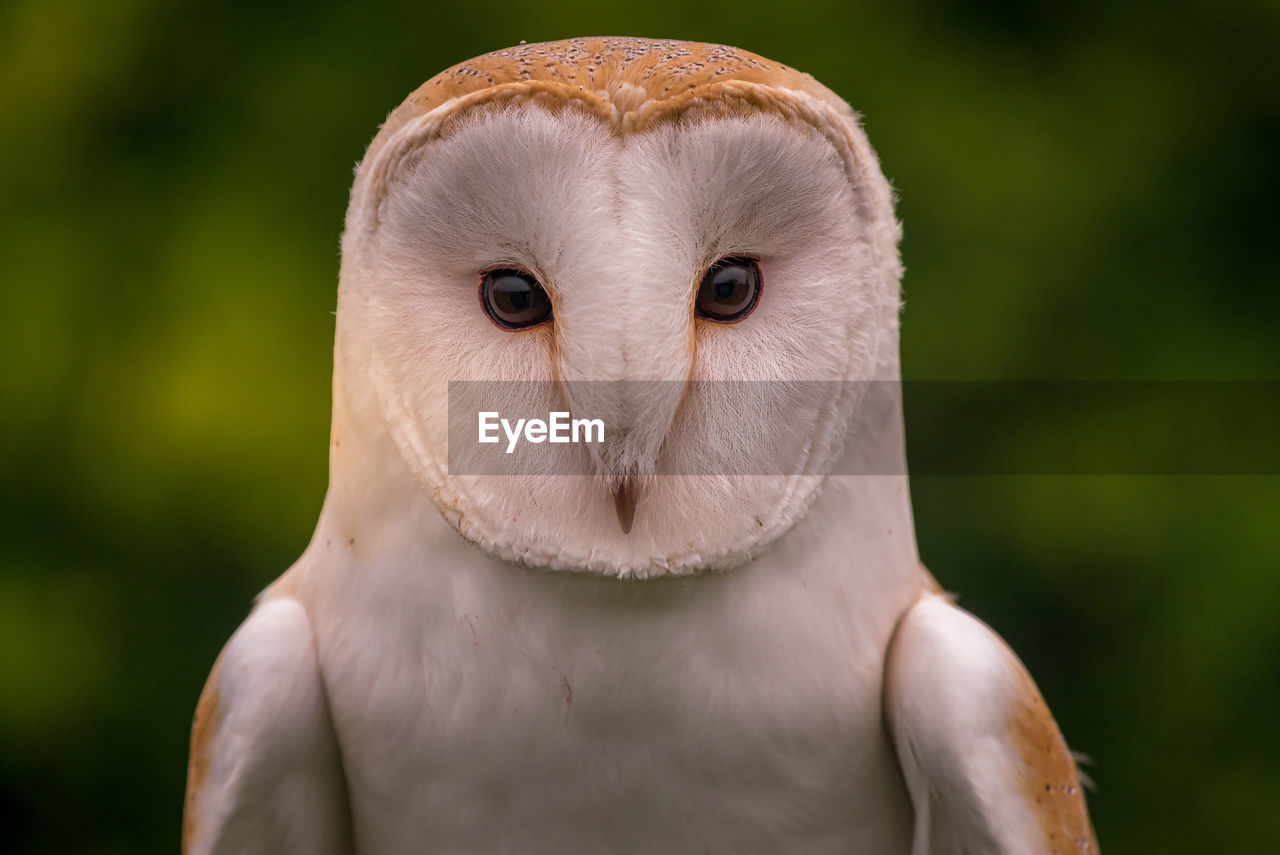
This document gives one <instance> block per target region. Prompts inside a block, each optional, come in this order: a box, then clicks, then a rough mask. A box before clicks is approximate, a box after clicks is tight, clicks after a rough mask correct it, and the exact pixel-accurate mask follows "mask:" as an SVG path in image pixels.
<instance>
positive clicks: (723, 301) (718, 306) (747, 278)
mask: <svg viewBox="0 0 1280 855" xmlns="http://www.w3.org/2000/svg"><path fill="white" fill-rule="evenodd" d="M759 299H760V263H759V262H758V261H756V260H755V259H754V258H747V257H739V256H731V257H729V258H722V259H720V260H719V261H717V262H716V263H715V264H713V265H711V268H710V269H709V270H708V271H707V272H706V273H704V274H703V275H702V281H701V282H700V283H698V297H697V299H696V300H695V301H694V307H695V311H696V313H697V315H698V317H700V318H706V319H707V320H711V321H719V322H720V323H722V324H731V323H734V322H735V321H740V320H742V319H743V318H745V317H746V316H747V315H749V314H751V310H752V309H754V308H755V307H756V302H757V301H758V300H759Z"/></svg>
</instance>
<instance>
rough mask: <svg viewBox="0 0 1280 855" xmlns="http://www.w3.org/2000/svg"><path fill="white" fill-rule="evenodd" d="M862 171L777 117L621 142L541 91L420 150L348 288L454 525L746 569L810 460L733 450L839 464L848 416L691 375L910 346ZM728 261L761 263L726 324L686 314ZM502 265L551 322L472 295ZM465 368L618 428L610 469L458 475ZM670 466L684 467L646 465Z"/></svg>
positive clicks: (779, 525) (586, 565)
mask: <svg viewBox="0 0 1280 855" xmlns="http://www.w3.org/2000/svg"><path fill="white" fill-rule="evenodd" d="M797 97H799V96H797ZM858 133H859V134H860V131H858ZM848 163H849V160H848V152H844V151H841V150H839V149H838V148H837V146H836V145H833V142H832V138H831V135H830V134H825V133H822V132H820V131H819V130H817V129H815V128H814V127H811V126H809V125H807V124H805V123H803V122H798V121H794V120H789V119H787V118H784V117H781V116H778V115H775V114H771V113H767V112H763V111H762V112H759V113H756V114H736V115H731V116H705V117H695V116H687V117H686V118H685V119H683V120H681V121H673V122H669V123H662V124H658V125H655V126H654V127H652V128H650V129H647V130H645V131H643V132H638V133H632V134H620V133H618V132H617V130H616V129H614V128H612V127H610V126H609V125H608V124H607V123H605V122H602V121H601V120H600V119H599V118H598V117H597V116H594V115H591V114H590V113H589V112H586V111H581V110H576V109H570V108H561V109H555V110H552V109H547V108H543V107H539V106H535V105H529V104H519V105H510V104H505V105H489V106H485V107H481V108H477V109H475V110H474V111H472V112H470V113H469V114H467V115H464V116H461V117H459V118H456V119H455V120H454V121H453V122H452V123H451V124H450V126H449V128H448V132H447V133H445V134H443V135H441V136H440V137H438V138H434V139H430V140H427V141H425V142H423V143H422V144H421V145H420V146H418V147H416V148H414V149H413V150H412V151H410V152H409V153H407V154H406V155H405V156H404V157H403V159H402V160H401V161H400V162H399V164H398V165H397V167H396V168H395V170H394V173H393V179H392V180H391V181H390V182H389V183H388V185H387V186H386V187H385V188H384V189H383V191H382V193H383V196H382V198H381V200H380V203H379V204H378V205H377V207H376V223H373V224H358V225H359V226H360V227H362V228H363V229H364V231H363V240H364V246H363V247H362V250H361V252H360V253H358V254H356V253H351V252H348V253H347V258H346V260H345V261H344V274H343V279H344V286H343V287H344V289H345V290H347V291H349V292H358V293H360V294H362V295H363V299H360V300H348V301H347V303H346V305H350V306H353V307H354V309H353V311H352V312H351V313H350V314H351V315H354V316H355V317H350V318H348V319H347V322H348V326H347V327H346V330H347V331H348V332H349V333H350V335H352V336H356V337H359V338H360V339H362V340H365V347H367V350H366V351H365V352H366V353H368V355H369V360H370V361H369V373H370V375H371V376H370V381H371V382H372V383H373V385H374V386H375V388H376V391H377V397H378V400H379V401H380V406H381V408H382V410H383V413H384V416H385V421H386V425H387V428H388V430H389V432H390V435H391V437H393V438H394V440H395V444H396V447H397V448H398V450H399V453H400V454H401V455H403V457H404V459H405V460H406V461H407V462H408V463H409V465H410V466H411V468H412V469H413V470H414V472H415V474H416V476H417V477H418V479H419V480H420V481H421V482H422V483H423V484H424V486H426V487H427V488H428V489H429V490H430V491H432V494H433V496H435V498H436V500H437V503H438V504H439V505H440V506H441V509H442V511H443V512H444V513H445V514H446V516H447V517H449V518H450V519H451V520H453V521H454V522H455V525H457V526H458V528H459V530H460V531H461V532H462V533H463V535H464V536H466V537H467V538H468V539H470V540H473V541H474V542H475V543H477V545H479V546H481V547H482V548H484V549H486V550H487V551H490V552H491V553H493V554H495V555H497V556H499V557H502V558H507V559H510V560H517V561H523V562H526V563H530V564H537V565H540V566H552V567H560V568H564V569H579V570H590V571H594V572H602V573H609V574H616V575H642V576H644V575H653V574H658V573H672V572H691V571H694V570H698V569H706V568H717V567H726V566H731V565H732V564H735V563H740V562H741V561H743V560H746V559H748V558H749V557H751V556H752V555H754V554H757V553H758V552H759V550H761V549H763V548H764V547H765V546H767V545H768V543H769V542H771V541H772V540H773V539H775V538H776V537H777V536H779V535H780V534H781V533H782V532H784V531H785V530H786V529H787V528H789V527H790V525H791V524H793V523H794V522H795V520H796V519H798V518H799V516H800V515H801V514H802V513H803V510H804V508H805V507H806V506H807V505H808V503H809V502H810V501H811V500H812V498H813V496H814V494H815V492H816V490H817V488H818V486H819V485H820V483H821V477H820V475H800V474H794V475H777V476H768V477H764V476H744V475H740V474H733V469H732V466H731V464H732V462H733V461H732V459H730V458H731V457H732V455H734V454H735V453H736V451H735V450H736V449H740V448H741V447H743V445H744V444H756V445H761V446H763V447H766V448H768V447H769V444H770V443H775V444H777V445H778V446H779V448H782V447H783V446H784V445H788V444H790V445H794V444H795V443H796V436H797V430H799V431H800V434H801V439H802V440H803V442H802V444H803V445H805V446H806V451H805V453H806V454H810V453H816V454H822V453H828V452H829V451H830V447H831V446H833V445H834V444H836V443H838V441H839V439H840V438H841V436H842V434H843V427H844V424H845V422H844V420H843V419H841V418H834V419H821V420H818V421H816V422H814V423H812V424H809V425H808V426H807V427H806V426H805V425H800V426H797V425H796V424H795V423H794V418H792V419H790V420H788V418H787V415H788V414H786V413H769V412H761V411H760V410H759V409H753V408H752V401H751V400H750V396H749V395H744V396H739V398H738V399H737V400H736V401H735V398H734V396H732V395H709V394H703V395H697V394H693V395H691V394H689V393H688V392H687V390H685V389H683V388H682V387H681V385H680V384H681V383H683V381H688V380H699V381H701V380H706V381H775V380H799V381H809V380H827V381H839V380H845V379H867V378H870V377H872V376H873V375H874V374H876V373H877V369H876V365H875V356H876V353H877V350H878V349H879V348H878V345H884V346H885V347H886V348H888V349H890V350H892V351H893V352H895V353H896V335H894V331H893V330H892V329H890V330H886V328H885V327H886V323H885V319H886V317H890V318H891V317H892V316H893V315H894V313H896V306H897V278H896V254H894V255H893V257H892V265H891V269H888V270H887V269H886V265H885V262H884V258H883V255H884V253H883V246H881V244H882V243H883V235H882V234H881V233H880V232H882V231H883V229H882V228H880V229H879V230H878V225H879V224H876V223H873V222H871V221H870V220H868V219H867V218H866V215H865V212H866V211H867V209H868V205H867V203H866V200H865V199H863V198H862V196H863V195H864V194H865V188H860V187H858V186H856V184H855V183H854V182H851V181H850V176H849V167H848ZM875 174H876V175H877V176H878V171H877V172H876V173H875ZM880 180H881V181H882V180H883V179H880ZM354 204H355V203H354V202H353V206H354ZM890 221H891V216H890ZM351 228H352V224H351V223H349V224H348V229H349V230H350V229H351ZM348 249H349V247H348ZM726 256H745V257H750V258H754V259H758V260H759V264H760V268H761V270H762V273H763V282H764V284H763V288H762V296H761V299H760V301H759V304H758V306H757V308H756V310H755V311H754V312H753V313H752V314H751V315H750V316H749V317H747V318H746V319H745V320H743V321H742V322H741V323H738V324H734V325H722V324H716V323H712V322H707V321H703V320H700V319H697V318H695V315H694V312H693V300H694V296H695V293H696V289H697V286H698V282H699V280H700V278H701V276H702V275H703V273H704V271H705V270H706V269H707V268H708V266H709V265H711V264H712V263H714V262H715V261H716V260H717V259H720V258H724V257H726ZM355 258H359V259H360V263H359V264H356V263H352V262H353V260H354V259H355ZM497 267H513V268H518V269H522V270H527V271H529V272H530V273H532V274H533V275H534V276H536V277H537V279H538V280H539V282H541V283H542V284H543V286H544V287H545V288H546V290H547V291H548V293H549V294H550V297H551V301H552V305H553V308H554V320H553V322H552V323H551V324H549V325H547V326H543V327H538V328H535V329H531V330H527V331H519V332H515V333H513V332H511V331H509V330H504V329H500V328H498V327H497V326H495V325H494V324H493V323H492V322H490V320H489V319H488V317H487V316H486V315H485V314H484V312H483V311H481V307H480V303H479V301H478V297H477V287H478V283H479V277H480V275H481V273H482V272H483V271H485V270H488V269H493V268H497ZM890 304H891V305H890ZM340 349H341V342H340ZM893 365H894V367H895V369H896V358H895V360H894V363H893ZM450 380H455V381H457V380H504V381H530V385H529V388H528V390H527V395H528V397H529V400H527V402H526V403H527V404H528V405H529V407H530V410H531V411H533V412H540V413H547V412H552V411H556V410H562V409H565V408H566V406H567V407H568V409H569V410H571V411H572V412H573V413H574V415H575V416H588V417H593V418H602V419H603V420H604V421H605V423H606V424H607V425H609V426H610V436H609V439H608V440H607V441H606V442H605V443H604V444H603V445H602V446H600V447H598V448H594V447H593V448H583V449H581V450H580V453H581V454H582V455H586V456H589V457H591V458H592V460H593V464H592V465H593V467H594V468H593V471H595V472H596V473H597V475H598V476H600V477H599V478H598V479H596V480H595V481H592V480H590V479H583V478H581V477H570V476H564V477H560V476H545V475H544V476H529V477H510V478H498V477H493V476H470V475H460V474H457V473H456V472H450V467H449V465H448V460H447V459H446V455H447V451H446V448H447V443H448V415H447V400H448V382H449V381H450ZM598 381H610V382H598ZM622 381H627V382H622ZM638 381H677V382H659V383H655V384H653V385H650V386H647V387H646V386H645V385H644V383H643V382H638ZM831 404H832V406H835V403H834V402H831ZM806 431H807V433H806ZM806 437H807V439H806ZM780 453H781V452H780ZM662 464H665V465H662ZM722 464H724V466H722ZM662 469H665V470H666V471H674V472H679V473H682V474H681V475H680V476H669V477H665V476H664V477H661V478H653V479H647V480H646V476H647V475H648V473H652V472H654V471H657V470H662ZM802 469H803V470H804V471H813V470H812V469H805V468H804V467H803V466H799V467H798V468H797V473H798V472H799V471H801V470H802ZM689 473H703V474H701V475H698V476H693V475H691V474H689ZM624 477H635V478H638V479H640V482H641V484H640V495H641V499H640V502H641V504H640V510H639V512H638V514H637V518H636V529H635V531H634V532H632V533H631V534H630V535H625V534H623V533H622V532H620V531H619V530H618V528H617V523H616V522H615V521H614V519H613V517H614V512H613V508H612V506H611V503H610V501H609V490H610V488H616V487H617V485H618V483H619V482H620V479H622V478H624Z"/></svg>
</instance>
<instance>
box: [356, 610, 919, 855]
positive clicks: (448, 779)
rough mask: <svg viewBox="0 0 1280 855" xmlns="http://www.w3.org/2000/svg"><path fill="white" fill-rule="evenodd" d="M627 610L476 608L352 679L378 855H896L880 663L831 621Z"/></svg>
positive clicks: (900, 812) (359, 779) (827, 616)
mask: <svg viewBox="0 0 1280 855" xmlns="http://www.w3.org/2000/svg"><path fill="white" fill-rule="evenodd" d="M579 605H580V606H581V608H577V607H576V606H579ZM632 605H634V606H635V607H634V608H628V607H626V604H621V605H618V604H607V605H606V606H605V607H603V608H602V607H601V605H600V604H599V603H598V602H594V603H586V604H574V603H567V604H566V603H564V602H558V603H556V604H555V605H554V606H551V605H548V604H539V603H538V602H536V601H533V602H531V601H530V600H529V599H528V598H521V599H520V600H519V602H518V603H511V602H507V601H504V600H502V599H501V598H499V599H495V600H493V601H490V602H484V601H483V599H481V600H478V601H472V602H471V603H470V604H467V607H464V608H460V609H458V608H455V609H453V610H452V611H451V612H445V613H444V618H443V619H441V618H440V617H439V616H438V617H437V618H436V619H435V620H433V621H430V622H429V623H427V624H424V625H421V626H420V627H419V629H418V632H417V633H416V635H415V634H413V633H408V634H406V637H405V639H403V640H402V642H401V643H391V644H388V645H387V646H386V647H385V648H384V650H383V655H382V656H380V657H379V658H378V661H377V662H375V663H369V662H366V663H364V666H363V669H362V671H363V673H361V674H356V673H354V672H353V673H352V674H351V676H350V678H349V679H342V680H340V681H338V682H340V683H341V684H343V685H350V686H352V687H356V686H358V687H359V688H358V689H356V690H355V691H353V692H351V693H350V694H348V695H344V696H342V697H335V698H332V699H331V702H332V703H333V704H334V707H335V723H336V724H337V726H338V730H339V739H340V741H341V742H343V743H344V745H351V744H358V745H360V746H361V749H360V750H359V751H358V752H353V751H351V750H345V751H344V757H345V762H346V765H347V767H348V768H347V773H348V778H349V781H348V783H349V787H350V790H351V793H350V796H351V801H352V806H353V814H354V815H355V818H356V825H357V832H358V834H360V835H361V836H365V835H368V836H369V838H370V839H369V840H368V841H367V842H368V844H369V847H368V848H369V849H370V851H373V852H399V851H416V849H415V848H414V847H415V846H418V845H420V843H421V841H423V840H430V841H434V842H435V843H436V844H437V845H439V846H441V847H442V848H444V849H447V850H452V851H477V852H479V851H495V850H497V851H506V850H508V849H510V850H512V851H566V850H568V851H592V852H611V851H618V852H635V851H664V852H678V851H683V850H684V849H685V848H686V847H690V846H694V845H695V844H697V846H696V848H695V849H694V850H693V851H699V852H701V851H704V848H703V847H704V846H712V851H715V846H717V845H722V846H724V847H726V848H730V849H732V850H733V851H767V850H773V851H777V849H778V847H789V851H814V852H821V851H829V850H838V849H840V848H841V847H847V846H849V845H850V844H851V843H859V842H865V843H867V845H876V846H880V847H882V848H883V847H884V846H886V845H888V846H889V847H890V848H888V849H885V850H884V851H895V850H894V849H893V848H892V847H893V846H894V845H896V843H895V841H896V840H897V839H898V835H899V834H900V833H905V828H906V827H907V825H908V824H909V823H908V821H907V820H906V819H905V818H904V817H905V812H904V811H905V807H904V806H905V795H904V793H903V791H902V785H901V781H900V777H899V774H898V771H897V766H896V762H895V760H894V758H893V756H892V752H891V751H890V749H889V745H888V741H887V739H886V737H885V734H884V732H883V728H882V725H881V716H880V684H881V677H882V670H881V661H882V658H883V656H882V649H883V648H882V647H880V649H876V648H877V645H875V644H869V643H867V642H868V639H862V638H858V637H856V636H858V635H859V634H860V633H859V631H858V628H857V627H855V626H852V625H846V624H844V623H842V619H841V617H840V612H839V610H838V609H829V610H824V609H822V608H821V607H819V608H818V609H817V610H816V611H815V609H814V608H808V609H795V606H796V605H797V604H795V603H785V602H784V603H782V604H781V605H779V606H778V607H775V608H773V609H769V608H764V609H760V610H758V611H757V610H753V609H745V610H743V611H745V612H746V613H745V614H744V613H742V611H739V612H737V613H735V612H734V611H733V610H732V609H731V610H730V611H728V612H725V611H724V609H729V608H730V607H731V606H732V605H733V604H731V603H720V604H719V605H718V606H717V605H716V604H715V602H714V598H712V599H711V600H708V601H701V600H697V599H696V598H695V599H694V600H693V601H685V602H677V603H674V604H668V603H662V604H656V605H655V604H646V603H639V604H632ZM863 629H864V630H865V627H863ZM885 640H886V641H887V635H886V638H885ZM370 665H372V666H373V669H374V670H373V673H370V672H369V671H368V670H367V669H368V667H369V666H370ZM904 851H905V850H904Z"/></svg>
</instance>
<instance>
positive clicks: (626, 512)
mask: <svg viewBox="0 0 1280 855" xmlns="http://www.w3.org/2000/svg"><path fill="white" fill-rule="evenodd" d="M637 498H638V497H637V495H636V479H635V477H634V476H632V475H627V476H624V477H623V478H622V480H621V481H619V482H618V483H617V484H615V485H614V487H613V509H614V510H615V511H617V512H618V525H620V526H622V533H623V534H631V523H632V522H634V521H635V518H636V501H637Z"/></svg>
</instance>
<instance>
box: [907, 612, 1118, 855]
mask: <svg viewBox="0 0 1280 855" xmlns="http://www.w3.org/2000/svg"><path fill="white" fill-rule="evenodd" d="M885 704H886V720H887V722H888V725H889V728H890V730H891V731H892V733H893V737H894V743H895V745H896V747H897V750H898V757H899V761H900V762H901V764H902V770H903V774H904V776H905V778H906V781H907V788H908V790H909V791H910V793H911V800H912V804H913V806H914V808H915V811H916V823H915V832H914V845H913V847H912V855H943V854H944V853H946V855H950V853H968V855H976V853H983V855H987V853H991V855H997V853H1001V854H1002V853H1007V855H1050V853H1053V855H1068V853H1069V855H1091V853H1095V852H1097V848H1098V847H1097V841H1096V839H1095V837H1094V834H1093V828H1092V826H1091V824H1090V822H1089V815H1088V812H1087V810H1086V808H1085V802H1084V794H1083V791H1082V788H1081V786H1080V776H1079V773H1078V771H1077V770H1076V765H1075V760H1074V759H1073V757H1072V755H1071V752H1070V751H1069V750H1068V749H1067V745H1066V742H1065V741H1064V740H1063V738H1062V734H1061V733H1060V732H1059V731H1058V726H1057V724H1056V723H1054V720H1053V716H1052V715H1051V714H1050V713H1049V708H1048V707H1047V706H1046V705H1045V702H1044V700H1043V698H1041V696H1040V692H1039V691H1038V690H1037V689H1036V686H1035V684H1034V683H1033V682H1032V680H1031V677H1030V676H1029V675H1028V674H1027V671H1026V669H1025V668H1024V667H1023V666H1022V663H1021V662H1019V661H1018V659H1017V657H1016V656H1014V654H1013V652H1012V651H1011V650H1010V649H1009V648H1008V646H1007V645H1005V643H1004V642H1003V641H1002V640H1001V639H1000V638H999V636H997V635H996V634H995V633H994V632H992V631H991V629H990V628H988V627H987V626H986V625H985V624H983V623H982V622H981V621H979V620H978V619H977V618H975V617H973V616H972V615H970V614H969V613H968V612H965V611H963V610H961V609H959V608H957V607H956V606H955V605H954V604H953V603H952V602H951V601H950V600H949V599H948V598H947V597H945V596H943V595H939V594H933V593H931V594H927V595H926V596H925V597H924V598H923V599H921V600H920V602H918V603H917V604H916V605H915V606H913V607H912V609H911V610H910V611H908V612H907V614H906V615H905V616H904V617H903V619H902V622H901V623H900V624H899V626H898V630H897V632H896V634H895V636H894V640H893V644H892V646H891V648H890V651H889V661H888V668H887V671H886V687H885Z"/></svg>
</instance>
